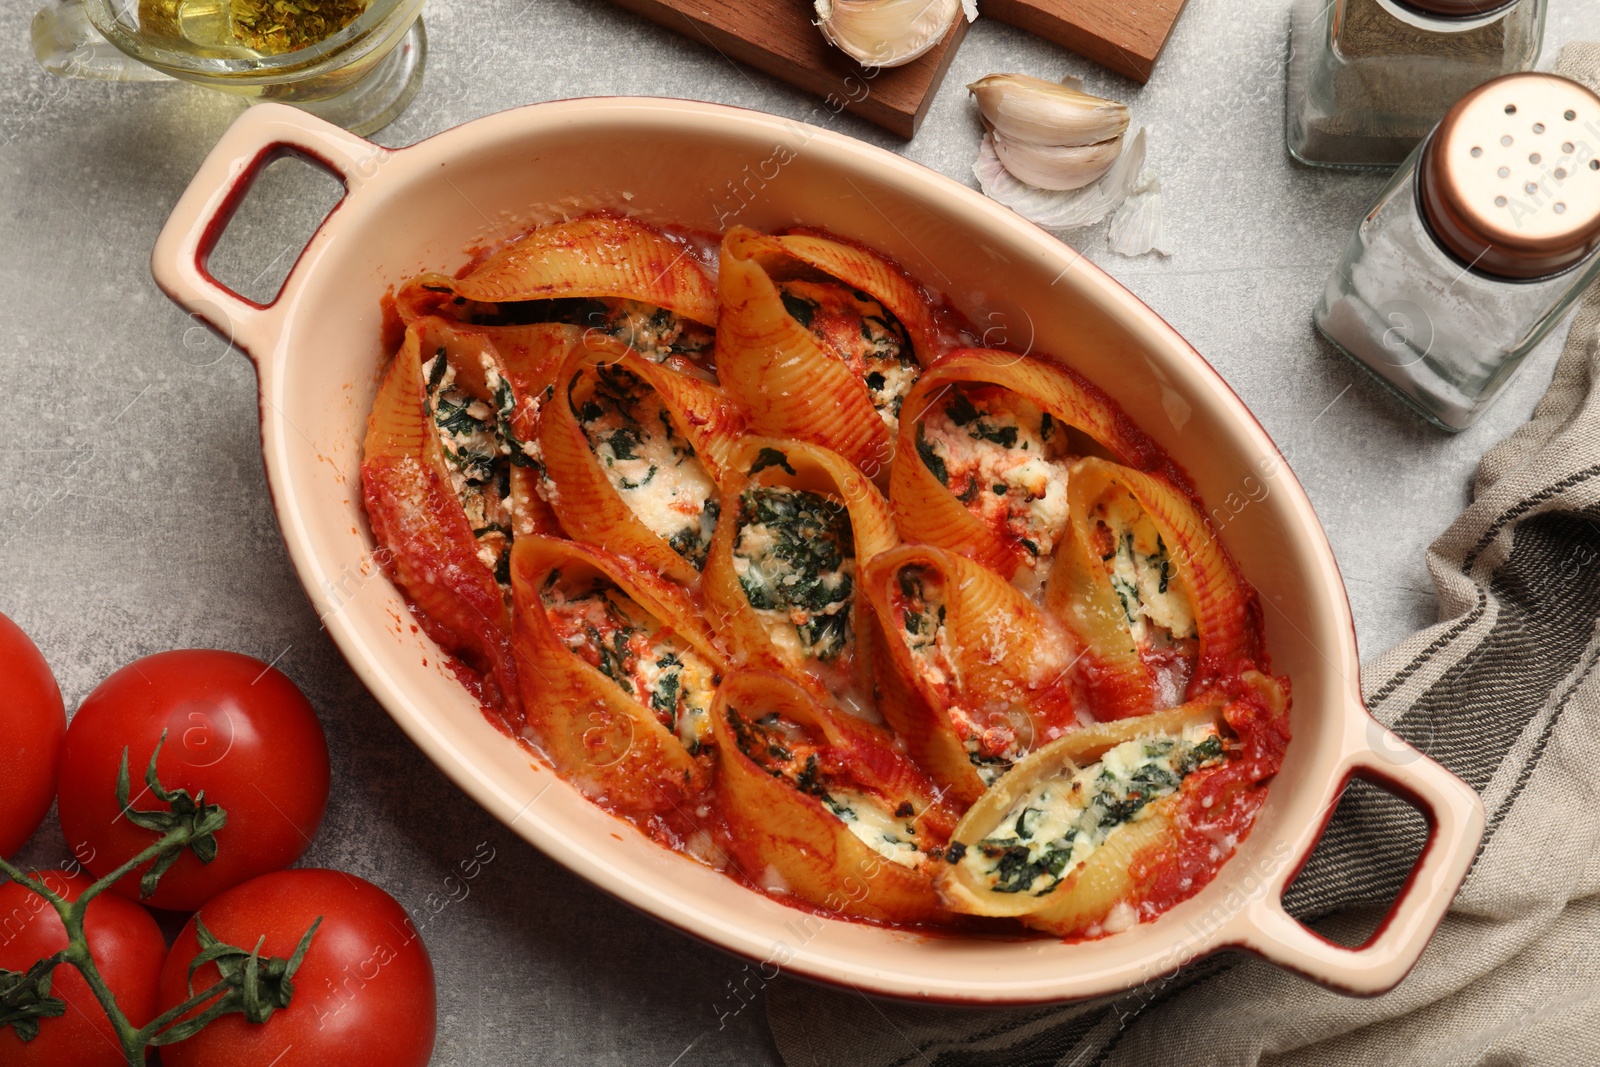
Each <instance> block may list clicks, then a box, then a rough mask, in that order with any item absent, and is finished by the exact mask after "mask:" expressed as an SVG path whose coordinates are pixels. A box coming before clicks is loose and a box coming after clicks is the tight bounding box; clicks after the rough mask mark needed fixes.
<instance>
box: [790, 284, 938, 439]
mask: <svg viewBox="0 0 1600 1067" xmlns="http://www.w3.org/2000/svg"><path fill="white" fill-rule="evenodd" d="M778 297H779V299H780V300H782V301H783V308H784V310H785V311H786V312H788V314H789V317H790V318H792V319H793V320H794V321H795V322H797V323H798V324H800V326H802V327H804V328H805V329H806V330H808V331H809V332H810V333H811V335H812V336H813V337H815V338H816V339H817V343H818V344H819V345H821V346H822V348H823V349H824V350H825V351H828V352H831V353H832V354H833V355H835V356H837V357H838V358H840V359H842V360H843V361H844V362H845V364H846V365H847V366H849V368H850V370H851V372H852V373H854V374H855V376H856V377H857V378H858V379H859V380H860V382H861V384H862V385H863V386H864V387H865V388H866V390H867V396H868V398H869V399H870V400H871V401H872V406H873V408H874V409H876V410H877V412H878V413H879V415H881V416H882V417H883V419H884V421H885V422H886V423H888V424H889V425H890V428H891V429H893V428H894V427H895V426H897V425H898V421H897V420H898V419H899V417H900V408H901V406H902V404H903V403H904V402H905V397H906V394H907V393H908V392H910V391H911V387H912V385H914V384H916V380H917V378H918V377H919V376H920V375H921V373H922V368H921V367H920V366H919V365H918V363H917V361H916V358H915V356H914V355H913V354H912V350H911V340H910V337H909V335H908V334H907V332H906V328H905V326H904V325H903V324H902V323H901V322H900V320H899V319H898V318H896V317H895V315H894V313H893V312H891V311H889V310H888V309H887V308H886V307H884V306H883V303H882V302H881V301H879V300H878V299H877V298H876V297H874V296H873V295H872V294H871V293H864V292H862V291H861V290H859V289H852V288H850V287H849V286H847V285H845V284H843V283H842V282H837V281H804V280H798V279H797V280H792V281H784V282H779V283H778Z"/></svg>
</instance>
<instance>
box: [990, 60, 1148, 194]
mask: <svg viewBox="0 0 1600 1067" xmlns="http://www.w3.org/2000/svg"><path fill="white" fill-rule="evenodd" d="M967 88H968V89H970V90H971V91H972V95H973V96H974V97H976V98H977V101H978V111H979V112H980V113H981V114H982V116H983V124H984V125H985V126H986V127H988V129H989V131H990V133H991V134H992V135H993V139H994V150H995V154H996V155H998V156H999V157H1000V161H1001V163H1003V164H1004V165H1005V168H1006V169H1007V170H1008V171H1010V172H1011V173H1012V174H1013V175H1014V176H1015V177H1017V178H1018V179H1020V180H1022V181H1024V182H1026V183H1028V184H1029V185H1033V186H1037V187H1038V188H1040V189H1049V190H1052V191H1062V190H1068V189H1081V188H1083V187H1084V186H1086V185H1089V184H1091V183H1092V182H1096V181H1099V180H1100V178H1101V177H1103V176H1104V175H1105V173H1106V171H1108V170H1110V169H1111V165H1112V164H1113V163H1115V162H1116V161H1117V157H1118V155H1119V154H1121V151H1122V136H1123V134H1124V133H1125V132H1126V131H1127V129H1128V109H1127V108H1126V107H1124V106H1123V105H1121V104H1119V103H1117V102H1116V101H1114V100H1105V99H1102V98H1100V97H1098V96H1091V95H1090V94H1088V93H1086V92H1084V91H1083V90H1082V89H1081V88H1080V87H1079V86H1078V85H1074V84H1065V85H1058V84H1056V83H1054V82H1047V81H1045V80H1044V79H1042V78H1032V77H1029V76H1028V75H1026V74H991V75H989V76H988V77H987V78H983V79H981V80H979V81H975V82H973V83H972V84H971V85H969V86H967Z"/></svg>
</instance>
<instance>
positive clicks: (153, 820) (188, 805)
mask: <svg viewBox="0 0 1600 1067" xmlns="http://www.w3.org/2000/svg"><path fill="white" fill-rule="evenodd" d="M165 742H166V732H165V731H163V732H162V734H161V740H160V741H159V742H158V743H157V745H156V749H155V752H153V753H151V756H150V764H149V767H148V768H147V769H146V770H145V776H144V781H145V785H146V786H148V787H149V793H150V795H151V796H153V797H155V799H156V800H157V801H159V802H160V803H161V804H162V805H163V807H159V808H155V809H152V810H135V809H134V808H133V807H132V803H131V801H130V799H129V793H130V785H131V783H130V776H129V773H128V749H127V748H124V749H123V750H122V764H121V767H120V769H119V771H118V774H117V785H116V792H117V803H118V805H119V806H120V807H121V809H122V812H123V814H124V815H125V816H126V817H127V819H128V820H129V821H130V822H132V823H134V824H135V825H137V826H141V827H143V828H145V829H147V830H151V831H153V832H155V833H159V834H160V835H161V836H160V837H159V838H157V839H156V840H155V841H154V842H152V843H151V844H150V845H149V846H148V847H147V848H145V849H144V850H143V851H141V852H139V853H138V854H137V855H135V856H133V857H131V858H130V859H128V860H127V861H126V862H125V863H123V864H122V865H121V866H120V867H118V868H116V869H115V870H113V871H111V872H109V873H108V874H106V875H105V877H103V878H101V879H99V880H98V881H96V882H94V883H93V884H91V885H89V886H88V887H87V888H85V889H84V890H83V891H82V892H81V893H79V894H78V896H77V897H76V899H74V900H68V899H67V898H66V897H65V896H64V895H62V894H61V893H58V892H56V891H55V890H53V889H51V888H50V887H49V886H48V885H46V884H44V882H43V881H42V880H40V879H38V878H36V877H31V876H30V875H29V874H28V873H26V872H24V871H22V870H20V869H19V868H17V867H15V866H14V865H12V864H11V863H10V862H8V861H6V860H5V859H3V858H0V874H4V875H5V876H6V877H7V878H8V879H10V880H11V881H12V882H15V883H16V884H17V885H19V886H22V887H23V888H24V889H26V890H28V891H29V892H32V893H34V894H36V895H38V896H39V897H42V898H43V899H44V900H45V901H46V903H48V904H49V905H50V906H51V907H52V908H53V909H54V910H55V912H56V914H57V915H58V916H59V917H60V919H61V925H62V927H63V928H64V929H65V931H66V935H67V947H66V948H63V949H61V950H60V951H58V952H56V953H54V954H52V955H50V956H47V957H45V958H44V959H41V960H39V961H37V962H36V963H34V964H33V966H31V967H29V968H28V970H26V971H22V972H18V971H10V970H6V969H4V968H0V1029H3V1028H4V1027H7V1026H10V1027H11V1028H12V1029H13V1030H14V1031H15V1032H16V1035H17V1037H18V1038H19V1039H20V1040H21V1041H23V1042H24V1043H27V1042H29V1041H32V1040H34V1039H35V1038H36V1037H37V1036H38V1033H39V1029H40V1027H41V1026H48V1025H49V1020H51V1019H53V1018H57V1017H59V1016H61V1015H62V1014H64V1013H65V1011H66V1004H65V1002H64V1001H62V1000H61V999H60V998H58V997H54V996H52V995H51V992H50V985H51V977H52V975H53V974H54V972H55V970H56V969H57V968H58V967H61V966H63V965H66V966H70V967H73V968H75V969H76V970H77V971H78V973H79V974H80V975H82V977H83V980H84V983H85V984H86V985H87V986H88V987H89V989H90V991H91V992H93V994H94V996H95V999H96V1000H98V1001H99V1002H100V1006H101V1008H102V1009H104V1011H105V1013H106V1016H107V1018H108V1019H109V1020H110V1021H111V1026H112V1029H113V1031H114V1032H115V1034H116V1038H117V1041H118V1043H119V1045H120V1046H121V1050H122V1054H123V1055H124V1056H125V1057H126V1058H127V1062H128V1064H129V1065H130V1067H140V1065H142V1064H144V1062H145V1057H146V1053H147V1052H148V1050H149V1049H151V1048H154V1047H157V1046H160V1045H169V1044H173V1043H175V1042H178V1041H182V1040H185V1039H186V1038H189V1037H192V1036H194V1035H195V1034H196V1033H198V1032H199V1031H200V1030H201V1029H202V1028H204V1027H205V1026H206V1025H208V1024H209V1023H211V1022H212V1021H213V1020H215V1019H217V1018H219V1017H221V1016H223V1015H228V1014H233V1013H238V1014H242V1015H244V1016H245V1018H246V1019H248V1020H249V1021H250V1022H252V1023H264V1022H266V1021H267V1019H269V1018H271V1016H272V1014H273V1012H275V1011H277V1010H279V1009H281V1008H286V1007H288V1006H289V1001H290V998H291V997H292V996H293V991H294V982H293V979H294V974H295V971H296V970H297V969H298V968H299V966H300V964H301V961H302V960H304V958H305V954H306V951H307V950H308V949H309V948H310V947H311V940H312V938H313V937H314V936H315V935H316V931H317V926H318V925H319V924H320V922H321V920H320V919H318V920H316V921H314V922H312V924H311V926H310V928H309V929H307V930H306V932H305V934H304V935H303V936H302V937H301V938H300V941H299V944H298V945H297V946H296V947H295V950H294V952H293V953H292V954H291V955H290V956H289V957H288V958H287V959H280V958H277V957H272V956H268V957H262V956H261V947H262V944H263V943H264V938H263V939H262V940H259V941H257V942H256V944H255V946H254V947H253V948H251V949H248V950H247V949H244V948H240V947H238V946H235V945H229V944H226V943H224V942H222V941H219V940H218V939H217V938H215V937H213V936H212V935H211V933H210V931H209V930H206V929H205V927H204V925H203V924H197V925H198V930H199V932H200V945H201V951H200V953H199V954H198V955H197V956H196V957H195V959H194V961H193V962H192V963H191V964H190V966H189V975H190V977H191V979H192V978H193V975H194V973H195V971H196V970H198V969H199V968H200V967H202V966H204V965H205V964H207V963H214V964H216V966H217V969H218V971H219V973H220V975H221V977H220V979H219V980H218V981H216V982H214V983H213V984H211V985H209V986H207V987H206V988H205V989H202V990H200V991H199V992H198V993H197V992H195V991H194V989H193V986H192V984H191V986H190V988H189V990H188V991H189V993H190V996H189V998H188V999H187V1000H185V1001H184V1002H183V1003H181V1004H177V1005H175V1006H174V1007H172V1008H170V1009H168V1010H167V1011H164V1012H162V1013H161V1014H159V1015H157V1016H156V1017H155V1018H154V1019H151V1020H150V1021H149V1022H147V1023H145V1024H144V1025H143V1026H135V1025H134V1024H133V1022H132V1021H131V1020H129V1018H128V1017H127V1015H126V1014H125V1013H124V1012H123V1011H122V1009H121V1008H120V1007H119V1006H118V1004H117V999H116V996H115V994H113V992H112V990H111V988H110V986H109V985H108V984H107V982H106V980H105V977H104V976H103V975H102V974H101V971H100V968H99V965H98V964H97V962H96V960H95V958H94V955H93V954H92V953H91V952H90V950H89V938H88V935H87V933H86V931H85V927H84V919H85V915H86V914H87V912H88V909H89V905H90V903H92V902H93V901H94V899H95V898H96V897H98V896H99V895H100V894H101V893H103V892H104V891H105V890H107V889H109V888H111V886H112V885H114V884H115V883H116V882H118V881H119V880H120V879H122V878H124V877H126V876H127V875H129V874H130V873H132V872H133V871H136V870H138V869H139V868H140V867H142V866H144V865H145V864H149V865H150V867H149V870H147V871H146V872H145V873H144V875H143V876H142V877H141V878H140V882H139V895H140V898H141V899H148V898H149V897H150V896H151V895H152V894H153V893H154V892H155V889H156V885H157V884H158V883H159V881H160V880H161V877H162V875H163V874H165V873H166V872H167V870H168V869H169V868H171V866H172V864H173V863H174V862H176V861H177V859H178V857H179V856H181V855H182V854H183V853H184V852H185V851H190V852H193V853H194V855H195V856H196V858H197V859H199V860H200V862H201V863H210V862H211V861H212V860H213V859H214V858H216V855H217V841H216V836H215V835H216V833H217V831H218V830H220V829H222V828H223V826H225V825H226V824H227V821H228V813H227V812H226V811H225V810H224V809H223V808H221V807H220V806H218V805H216V804H211V803H208V802H207V801H206V799H205V791H204V790H201V791H199V792H197V793H196V794H195V795H193V796H190V795H189V793H188V792H187V791H186V790H184V789H173V790H168V789H166V788H164V787H163V786H162V784H161V781H160V778H159V777H158V775H157V773H156V757H157V756H158V755H159V754H160V752H161V745H162V744H164V743H165ZM202 1008H203V1009H204V1010H202V1011H199V1013H198V1014H196V1015H194V1016H193V1017H192V1018H185V1016H188V1015H190V1013H192V1012H196V1011H197V1009H202Z"/></svg>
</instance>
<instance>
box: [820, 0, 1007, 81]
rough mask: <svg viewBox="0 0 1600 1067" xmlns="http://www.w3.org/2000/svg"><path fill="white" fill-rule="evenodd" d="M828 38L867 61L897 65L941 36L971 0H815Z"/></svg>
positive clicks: (970, 8)
mask: <svg viewBox="0 0 1600 1067" xmlns="http://www.w3.org/2000/svg"><path fill="white" fill-rule="evenodd" d="M816 9H817V25H818V26H819V27H821V29H822V35H823V36H824V37H826V38H827V39H828V43H829V44H831V45H833V46H834V47H835V48H837V49H839V50H840V51H842V52H844V53H845V54H846V55H847V56H849V57H850V58H851V59H854V60H855V61H856V62H857V63H860V64H861V65H862V66H866V67H901V66H904V65H905V64H907V63H910V62H911V61H912V60H914V59H916V58H917V57H918V56H920V55H922V54H923V53H924V52H926V51H928V50H929V49H930V48H932V47H933V46H934V45H936V44H938V43H939V42H940V41H942V40H944V37H945V34H947V33H949V32H950V27H951V26H952V25H954V24H955V21H956V19H957V18H959V17H961V14H962V12H963V11H966V13H967V18H968V20H969V21H970V20H971V19H972V18H974V17H976V15H977V9H976V6H975V5H974V4H973V3H972V2H971V0H816Z"/></svg>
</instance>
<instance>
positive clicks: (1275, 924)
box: [1240, 714, 1484, 996]
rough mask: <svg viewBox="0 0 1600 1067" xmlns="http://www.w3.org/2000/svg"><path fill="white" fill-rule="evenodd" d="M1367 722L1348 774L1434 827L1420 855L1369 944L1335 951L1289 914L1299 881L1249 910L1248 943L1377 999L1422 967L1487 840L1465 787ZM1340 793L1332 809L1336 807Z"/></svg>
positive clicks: (1478, 803)
mask: <svg viewBox="0 0 1600 1067" xmlns="http://www.w3.org/2000/svg"><path fill="white" fill-rule="evenodd" d="M1351 718H1352V719H1353V720H1355V719H1356V717H1355V716H1352V717H1351ZM1360 719H1362V720H1365V728H1364V729H1361V730H1359V731H1358V733H1359V736H1353V737H1352V738H1351V745H1350V749H1349V752H1348V754H1347V756H1346V759H1345V766H1346V774H1347V776H1348V777H1355V778H1362V779H1365V780H1366V781H1368V782H1371V783H1372V784H1374V785H1376V786H1378V787H1380V788H1382V789H1384V790H1386V791H1388V792H1390V793H1393V794H1395V795H1396V796H1398V797H1400V798H1401V799H1403V800H1406V801H1409V802H1410V803H1412V804H1414V805H1415V806H1416V807H1417V808H1418V809H1419V810H1420V811H1421V813H1422V814H1423V816H1424V818H1426V820H1427V823H1428V839H1427V842H1426V843H1425V844H1424V845H1423V847H1422V855H1421V856H1419V857H1418V858H1417V861H1416V865H1415V866H1414V867H1413V868H1412V870H1411V874H1410V876H1409V877H1408V878H1407V879H1406V882H1405V884H1404V886H1403V887H1402V888H1401V890H1400V895H1399V896H1398V897H1397V898H1396V899H1395V901H1394V903H1393V904H1392V905H1391V906H1390V909H1389V913H1388V914H1387V915H1386V916H1385V917H1384V919H1383V922H1382V923H1381V924H1380V925H1379V927H1378V930H1377V932H1376V933H1374V934H1373V935H1372V937H1371V938H1370V939H1368V941H1367V942H1366V943H1365V944H1363V945H1359V946H1356V947H1354V948H1346V947H1345V946H1343V945H1338V944H1335V943H1333V942H1332V941H1329V940H1327V939H1326V938H1323V937H1321V936H1319V935H1318V934H1316V933H1315V932H1313V931H1312V930H1310V929H1308V928H1307V927H1305V926H1303V925H1302V924H1301V923H1300V922H1299V921H1297V920H1296V919H1295V918H1294V917H1293V916H1291V915H1290V914H1289V913H1288V912H1286V911H1285V910H1284V908H1283V900H1282V896H1281V893H1282V891H1283V889H1284V888H1285V884H1286V883H1287V882H1288V881H1290V880H1292V879H1291V877H1290V876H1289V875H1287V874H1286V876H1285V877H1284V878H1281V879H1278V880H1276V881H1275V888H1274V889H1271V890H1269V891H1268V892H1267V893H1265V895H1263V896H1262V897H1260V898H1259V899H1257V900H1254V901H1252V902H1251V903H1250V904H1249V905H1248V906H1247V907H1246V908H1245V910H1244V913H1243V914H1242V915H1241V917H1240V918H1241V920H1242V922H1241V925H1242V926H1243V927H1244V930H1245V933H1244V936H1243V937H1242V938H1241V939H1240V942H1241V944H1242V945H1243V947H1245V948H1248V949H1250V950H1251V951H1253V952H1256V953H1258V954H1259V955H1261V956H1263V957H1265V958H1266V959H1268V960H1270V961H1271V962H1273V963H1276V964H1278V965H1280V966H1283V967H1287V968H1289V969H1290V970H1294V971H1299V972H1300V973H1302V974H1304V975H1306V976H1307V977H1309V978H1312V979H1314V980H1316V981H1318V982H1321V983H1323V984H1325V985H1330V986H1333V987H1335V988H1337V989H1342V990H1345V991H1346V992H1349V993H1354V994H1358V995H1366V996H1371V995H1375V994H1379V993H1385V992H1387V991H1388V990H1390V989H1393V988H1394V987H1395V986H1396V985H1399V984H1400V981H1401V980H1402V979H1403V978H1405V976H1406V974H1407V973H1409V972H1410V970H1411V968H1412V967H1413V966H1415V965H1416V962H1417V959H1418V958H1419V957H1420V956H1421V955H1422V950H1423V949H1424V948H1426V947H1427V944H1428V939H1429V938H1430V937H1432V936H1433V932H1434V930H1435V929H1436V928H1437V927H1438V925H1439V923H1440V921H1441V920H1443V918H1444V913H1445V912H1446V911H1447V910H1448V909H1449V907H1450V903H1451V901H1453V900H1454V899H1455V894H1456V890H1457V889H1459V888H1460V887H1461V882H1462V881H1463V880H1464V879H1465V878H1466V876H1467V871H1468V870H1469V869H1471V867H1472V861H1473V857H1474V856H1476V855H1477V851H1478V845H1479V843H1480V842H1481V841H1482V839H1483V827H1484V813H1483V802H1482V800H1480V799H1479V797H1478V794H1477V793H1475V792H1473V790H1472V789H1471V788H1470V787H1469V786H1468V785H1467V784H1466V783H1465V782H1463V781H1461V779H1459V778H1457V777H1456V776H1455V775H1453V774H1451V773H1450V772H1449V771H1447V770H1445V769H1444V768H1443V767H1441V766H1440V765H1439V764H1437V763H1435V762H1434V761H1433V760H1431V759H1429V758H1428V757H1427V756H1425V755H1423V754H1422V753H1421V752H1419V751H1417V750H1416V749H1415V748H1412V747H1411V746H1410V745H1408V744H1406V743H1405V742H1404V741H1402V740H1401V739H1400V738H1399V737H1398V736H1396V735H1395V734H1394V733H1393V732H1392V731H1390V730H1388V729H1385V728H1384V727H1383V726H1382V725H1380V724H1379V723H1378V722H1377V721H1376V720H1374V719H1371V718H1369V717H1368V716H1366V715H1365V714H1363V715H1361V716H1360ZM1358 721H1359V720H1358ZM1346 780H1348V778H1346ZM1339 792H1342V790H1340V791H1339ZM1339 792H1336V793H1335V794H1334V796H1333V797H1332V798H1331V799H1330V801H1329V803H1330V805H1331V804H1334V803H1337V799H1338V796H1339ZM1319 836H1320V835H1319ZM1314 848H1315V840H1313V842H1312V843H1311V844H1309V845H1308V846H1306V852H1305V855H1306V856H1309V854H1310V851H1311V850H1312V849H1314ZM1293 870H1298V865H1296V867H1295V868H1293Z"/></svg>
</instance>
